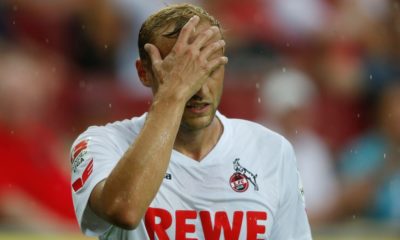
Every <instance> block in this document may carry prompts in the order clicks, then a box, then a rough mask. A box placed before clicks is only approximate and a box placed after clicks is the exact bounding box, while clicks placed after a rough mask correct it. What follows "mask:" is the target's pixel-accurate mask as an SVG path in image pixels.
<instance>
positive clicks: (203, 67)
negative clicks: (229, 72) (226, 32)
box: [144, 16, 228, 102]
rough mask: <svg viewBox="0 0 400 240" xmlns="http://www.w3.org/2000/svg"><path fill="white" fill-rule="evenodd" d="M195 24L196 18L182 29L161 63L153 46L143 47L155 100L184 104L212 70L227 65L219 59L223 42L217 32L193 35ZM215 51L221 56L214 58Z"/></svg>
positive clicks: (215, 30) (159, 55)
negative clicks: (179, 101)
mask: <svg viewBox="0 0 400 240" xmlns="http://www.w3.org/2000/svg"><path fill="white" fill-rule="evenodd" d="M199 22H200V18H199V17H198V16H193V17H192V18H191V19H190V20H189V21H188V22H187V23H186V24H185V26H183V28H182V30H181V32H180V34H179V37H178V38H177V40H176V43H175V45H174V46H173V47H172V49H171V51H170V52H169V53H168V54H167V55H166V56H165V58H164V59H162V57H161V54H160V51H159V50H158V48H157V47H156V46H155V45H153V44H149V43H147V44H146V45H145V46H144V47H145V50H146V51H147V53H148V54H149V56H150V59H151V63H152V69H153V73H154V77H155V81H156V82H155V83H156V84H157V87H156V89H157V91H156V93H155V94H156V97H157V96H158V97H160V95H161V96H162V97H174V98H177V99H179V100H183V101H184V102H186V101H187V100H189V99H190V98H191V97H192V96H193V95H194V94H195V93H196V92H197V91H198V90H199V89H200V88H201V86H202V85H203V84H204V82H205V81H206V80H207V79H208V76H209V75H210V73H211V72H212V71H213V70H214V69H216V68H217V67H219V66H221V65H224V64H226V63H227V62H228V59H227V57H225V56H223V51H222V49H223V47H224V46H225V41H224V40H222V39H221V35H220V30H219V28H218V27H216V26H210V27H208V28H207V29H206V30H204V31H202V32H200V33H196V32H195V29H196V26H198V25H199ZM195 34H197V35H195ZM193 35H194V36H193ZM193 37H194V39H193ZM218 51H220V52H221V54H214V53H216V52H218Z"/></svg>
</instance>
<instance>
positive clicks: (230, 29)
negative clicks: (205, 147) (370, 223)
mask: <svg viewBox="0 0 400 240" xmlns="http://www.w3.org/2000/svg"><path fill="white" fill-rule="evenodd" d="M178 2H191V3H194V4H198V5H201V6H203V7H204V8H205V9H206V10H208V11H209V12H210V13H211V14H212V15H214V16H215V17H216V18H217V19H219V20H220V22H221V24H222V26H223V27H224V36H225V38H226V40H227V55H228V57H229V64H228V66H227V72H226V82H225V92H224V95H223V98H222V103H221V107H220V111H221V112H222V113H223V114H225V115H227V116H229V117H240V118H245V119H249V120H253V121H257V122H259V123H260V124H263V125H265V126H267V127H269V128H271V129H273V130H275V131H277V132H279V133H281V134H283V135H284V136H285V137H287V138H288V139H289V140H290V142H291V143H292V144H293V145H294V148H295V151H296V154H297V158H298V167H299V172H300V174H301V175H302V179H303V185H304V190H305V199H306V204H307V211H308V214H309V217H310V221H311V224H312V226H313V227H315V228H317V227H319V226H326V225H329V224H336V223H340V222H343V221H354V219H359V218H361V219H371V220H374V221H382V222H385V223H386V222H387V223H399V224H400V66H399V63H400V1H399V0H380V1H377V0H247V1H241V0H191V1H176V0H175V1H174V0H167V1H161V0H157V1H139V0H114V1H107V0H101V1H97V0H83V1H78V0H59V1H50V0H41V1H29V0H3V1H1V2H0V54H1V57H0V159H1V165H2V167H1V170H0V230H13V229H17V230H21V229H22V230H27V231H76V230H77V229H78V228H77V226H76V220H75V217H74V211H73V208H72V199H71V192H70V191H71V190H70V182H69V181H70V179H69V178H70V177H69V176H70V173H69V172H70V162H69V160H68V159H69V157H68V155H69V147H70V145H71V143H72V141H73V140H74V138H75V137H77V135H78V134H79V133H80V132H82V131H83V130H85V129H86V128H87V127H88V126H89V125H100V124H105V123H107V122H110V121H115V120H120V119H123V118H131V117H133V116H135V115H138V114H141V113H142V112H144V111H146V110H147V108H148V107H149V104H150V102H151V92H150V91H149V90H148V89H146V88H145V87H143V86H141V85H140V83H139V81H138V79H137V75H136V70H135V67H134V61H135V59H136V58H137V57H138V50H137V47H136V44H137V39H136V38H137V34H138V31H139V28H140V26H141V24H142V22H143V21H144V19H146V17H147V16H148V15H149V14H151V13H152V12H154V11H156V10H157V9H160V8H162V7H163V6H165V5H168V4H173V3H178Z"/></svg>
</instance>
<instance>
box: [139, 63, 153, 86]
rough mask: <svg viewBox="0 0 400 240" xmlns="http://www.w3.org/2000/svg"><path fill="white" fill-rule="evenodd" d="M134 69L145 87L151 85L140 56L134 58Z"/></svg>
mask: <svg viewBox="0 0 400 240" xmlns="http://www.w3.org/2000/svg"><path fill="white" fill-rule="evenodd" d="M135 64H136V71H137V73H138V76H139V79H140V81H141V82H142V84H143V85H144V86H146V87H151V79H150V78H149V75H150V74H148V73H147V70H146V68H145V66H144V63H143V62H142V60H141V59H140V58H138V59H136V63H135Z"/></svg>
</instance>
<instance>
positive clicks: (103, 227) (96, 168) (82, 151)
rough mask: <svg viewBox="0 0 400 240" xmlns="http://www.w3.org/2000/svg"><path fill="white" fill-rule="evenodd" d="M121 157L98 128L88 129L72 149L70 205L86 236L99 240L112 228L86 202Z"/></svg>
mask: <svg viewBox="0 0 400 240" xmlns="http://www.w3.org/2000/svg"><path fill="white" fill-rule="evenodd" d="M120 157H121V156H120V154H118V151H117V148H116V147H115V146H114V145H113V143H112V142H111V140H110V138H108V137H107V135H106V134H105V132H104V131H102V130H101V127H94V128H89V129H88V130H87V131H86V132H84V133H83V134H81V135H80V136H79V137H78V138H77V139H76V141H75V142H74V143H73V145H72V148H71V164H72V170H71V172H72V174H71V187H72V197H73V203H74V208H75V214H76V218H77V220H78V223H79V225H80V228H81V230H82V232H83V233H84V234H86V235H88V236H99V235H101V234H103V233H104V232H106V231H107V230H108V229H109V228H110V227H111V225H110V224H109V223H108V222H106V221H105V220H103V219H102V218H100V217H98V216H97V215H96V214H95V213H94V212H92V211H91V209H90V207H89V206H88V200H89V196H90V194H91V192H92V190H93V188H94V187H95V186H96V185H97V184H98V183H99V182H100V181H102V180H104V179H105V178H107V177H108V175H109V174H110V173H111V171H112V169H113V168H114V167H115V165H116V163H117V162H118V161H119V159H120Z"/></svg>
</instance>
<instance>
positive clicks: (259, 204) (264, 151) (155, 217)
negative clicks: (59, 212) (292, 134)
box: [71, 113, 311, 240]
mask: <svg viewBox="0 0 400 240" xmlns="http://www.w3.org/2000/svg"><path fill="white" fill-rule="evenodd" d="M217 117H218V118H219V119H220V120H221V122H222V124H223V126H224V131H223V134H222V136H221V138H220V139H219V141H218V143H217V145H216V146H215V147H214V148H213V149H212V151H211V152H210V153H209V154H208V155H207V156H206V157H205V158H204V159H202V160H201V161H200V162H198V161H195V160H193V159H191V158H189V157H187V156H185V155H183V154H181V153H180V152H178V151H175V150H173V151H172V155H171V160H170V163H169V166H168V169H167V172H166V175H165V178H164V180H163V182H162V184H161V187H160V189H159V191H158V193H157V195H156V196H155V198H154V199H153V201H152V202H151V204H150V207H149V208H148V210H147V212H146V214H145V216H144V217H143V219H142V221H141V222H140V224H139V226H138V227H137V228H136V229H135V230H124V229H122V228H119V227H117V226H113V225H112V224H110V223H108V222H106V221H104V220H103V219H101V218H100V217H98V216H96V215H95V214H94V213H93V212H92V211H91V209H90V208H89V207H88V199H89V196H90V193H91V191H92V190H93V188H94V187H95V186H96V184H97V183H99V182H100V181H101V180H103V179H105V178H107V176H108V175H109V174H110V172H111V171H112V169H113V168H114V167H115V165H116V164H117V163H118V161H119V159H120V158H121V156H122V155H123V154H124V153H125V151H126V150H127V149H128V147H129V146H130V145H131V144H132V142H133V141H134V140H135V138H136V137H137V136H138V134H139V132H140V130H141V128H142V126H143V124H144V121H145V118H146V114H144V115H142V116H141V117H138V118H133V119H130V120H124V121H121V122H115V123H112V124H108V125H106V126H103V127H90V128H89V129H88V130H87V131H85V132H84V133H83V134H81V135H80V136H79V137H78V139H77V140H76V141H75V143H74V145H73V147H72V151H71V156H72V157H71V161H72V193H73V200H74V206H75V212H76V216H77V219H78V222H79V224H80V227H81V229H82V231H83V232H84V233H85V234H86V235H89V236H99V238H100V239H126V240H133V239H139V240H141V239H199V240H200V239H211V240H217V239H248V240H251V239H271V240H291V239H293V240H294V239H296V240H303V239H304V240H308V239H311V232H310V227H309V223H308V219H307V215H306V212H305V206H304V200H303V193H302V187H301V181H300V179H299V175H298V172H297V168H296V160H295V156H294V152H293V149H292V147H291V145H290V143H289V142H288V141H287V140H286V139H284V138H283V137H282V136H280V135H278V134H277V133H274V132H272V131H270V130H268V129H266V128H265V127H262V126H261V125H258V124H256V123H252V122H249V121H245V120H238V119H228V118H226V117H224V116H223V115H221V114H220V113H217Z"/></svg>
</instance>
